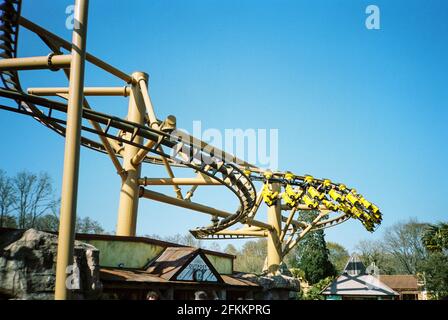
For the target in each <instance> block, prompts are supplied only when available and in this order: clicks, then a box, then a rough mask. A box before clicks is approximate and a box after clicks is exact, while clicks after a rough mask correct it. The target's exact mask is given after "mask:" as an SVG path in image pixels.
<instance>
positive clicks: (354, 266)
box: [343, 254, 366, 276]
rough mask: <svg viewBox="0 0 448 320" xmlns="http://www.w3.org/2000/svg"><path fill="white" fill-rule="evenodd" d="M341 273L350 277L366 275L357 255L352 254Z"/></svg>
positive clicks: (364, 267)
mask: <svg viewBox="0 0 448 320" xmlns="http://www.w3.org/2000/svg"><path fill="white" fill-rule="evenodd" d="M343 273H346V274H348V275H351V276H357V275H362V274H365V273H366V266H365V265H364V263H362V261H361V259H360V258H359V256H358V255H357V254H353V255H352V256H351V257H350V259H348V261H347V264H346V265H345V268H344V271H343Z"/></svg>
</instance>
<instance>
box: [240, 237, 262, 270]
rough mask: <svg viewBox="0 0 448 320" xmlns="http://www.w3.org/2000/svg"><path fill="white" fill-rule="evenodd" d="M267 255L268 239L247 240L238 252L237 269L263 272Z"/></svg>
mask: <svg viewBox="0 0 448 320" xmlns="http://www.w3.org/2000/svg"><path fill="white" fill-rule="evenodd" d="M266 255H267V242H266V239H258V240H256V241H247V242H246V243H245V244H244V245H243V247H242V248H241V250H239V251H238V252H237V255H236V260H235V270H237V271H242V272H249V273H256V274H258V273H261V271H263V266H264V261H265V259H266Z"/></svg>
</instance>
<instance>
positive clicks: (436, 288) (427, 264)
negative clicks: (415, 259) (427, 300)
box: [419, 222, 448, 299]
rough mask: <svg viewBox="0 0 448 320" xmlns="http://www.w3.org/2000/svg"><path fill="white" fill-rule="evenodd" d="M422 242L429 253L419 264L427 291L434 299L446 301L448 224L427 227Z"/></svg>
mask: <svg viewBox="0 0 448 320" xmlns="http://www.w3.org/2000/svg"><path fill="white" fill-rule="evenodd" d="M422 242H423V244H424V246H425V248H426V250H428V252H429V255H428V257H427V258H426V259H425V260H423V261H421V262H420V264H419V271H420V272H421V274H423V277H424V280H425V283H426V289H427V290H428V292H429V293H430V295H431V296H432V298H434V299H445V298H447V297H448V223H443V222H440V223H438V224H436V225H429V226H427V227H426V229H425V230H424V233H423V236H422Z"/></svg>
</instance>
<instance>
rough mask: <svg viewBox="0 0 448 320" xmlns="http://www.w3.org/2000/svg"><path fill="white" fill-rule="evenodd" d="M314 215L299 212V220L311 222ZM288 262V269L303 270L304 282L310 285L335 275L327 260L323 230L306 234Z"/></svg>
mask: <svg viewBox="0 0 448 320" xmlns="http://www.w3.org/2000/svg"><path fill="white" fill-rule="evenodd" d="M316 214H317V213H316V212H314V211H304V212H301V218H302V219H303V220H304V221H305V222H311V221H313V220H314V219H315V217H316ZM288 260H289V261H288V265H289V266H290V267H293V268H299V269H301V270H303V272H304V273H305V280H306V281H307V282H308V283H309V284H311V285H313V284H316V283H318V282H319V281H321V280H322V279H325V278H327V277H331V276H335V275H336V269H335V267H334V265H333V264H332V263H331V261H330V259H329V251H328V249H327V245H326V242H325V234H324V231H323V230H318V231H314V232H310V233H308V234H307V235H306V236H305V237H304V238H303V239H302V240H301V241H300V242H299V244H298V245H297V246H296V248H295V249H294V250H293V251H292V254H291V255H290V256H289V257H288Z"/></svg>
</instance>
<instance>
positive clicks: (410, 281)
mask: <svg viewBox="0 0 448 320" xmlns="http://www.w3.org/2000/svg"><path fill="white" fill-rule="evenodd" d="M380 281H381V282H383V283H385V284H386V285H387V286H389V287H391V288H392V289H394V290H398V291H403V290H411V291H417V290H419V285H418V279H417V277H416V276H414V275H408V274H406V275H401V274H400V275H380Z"/></svg>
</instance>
